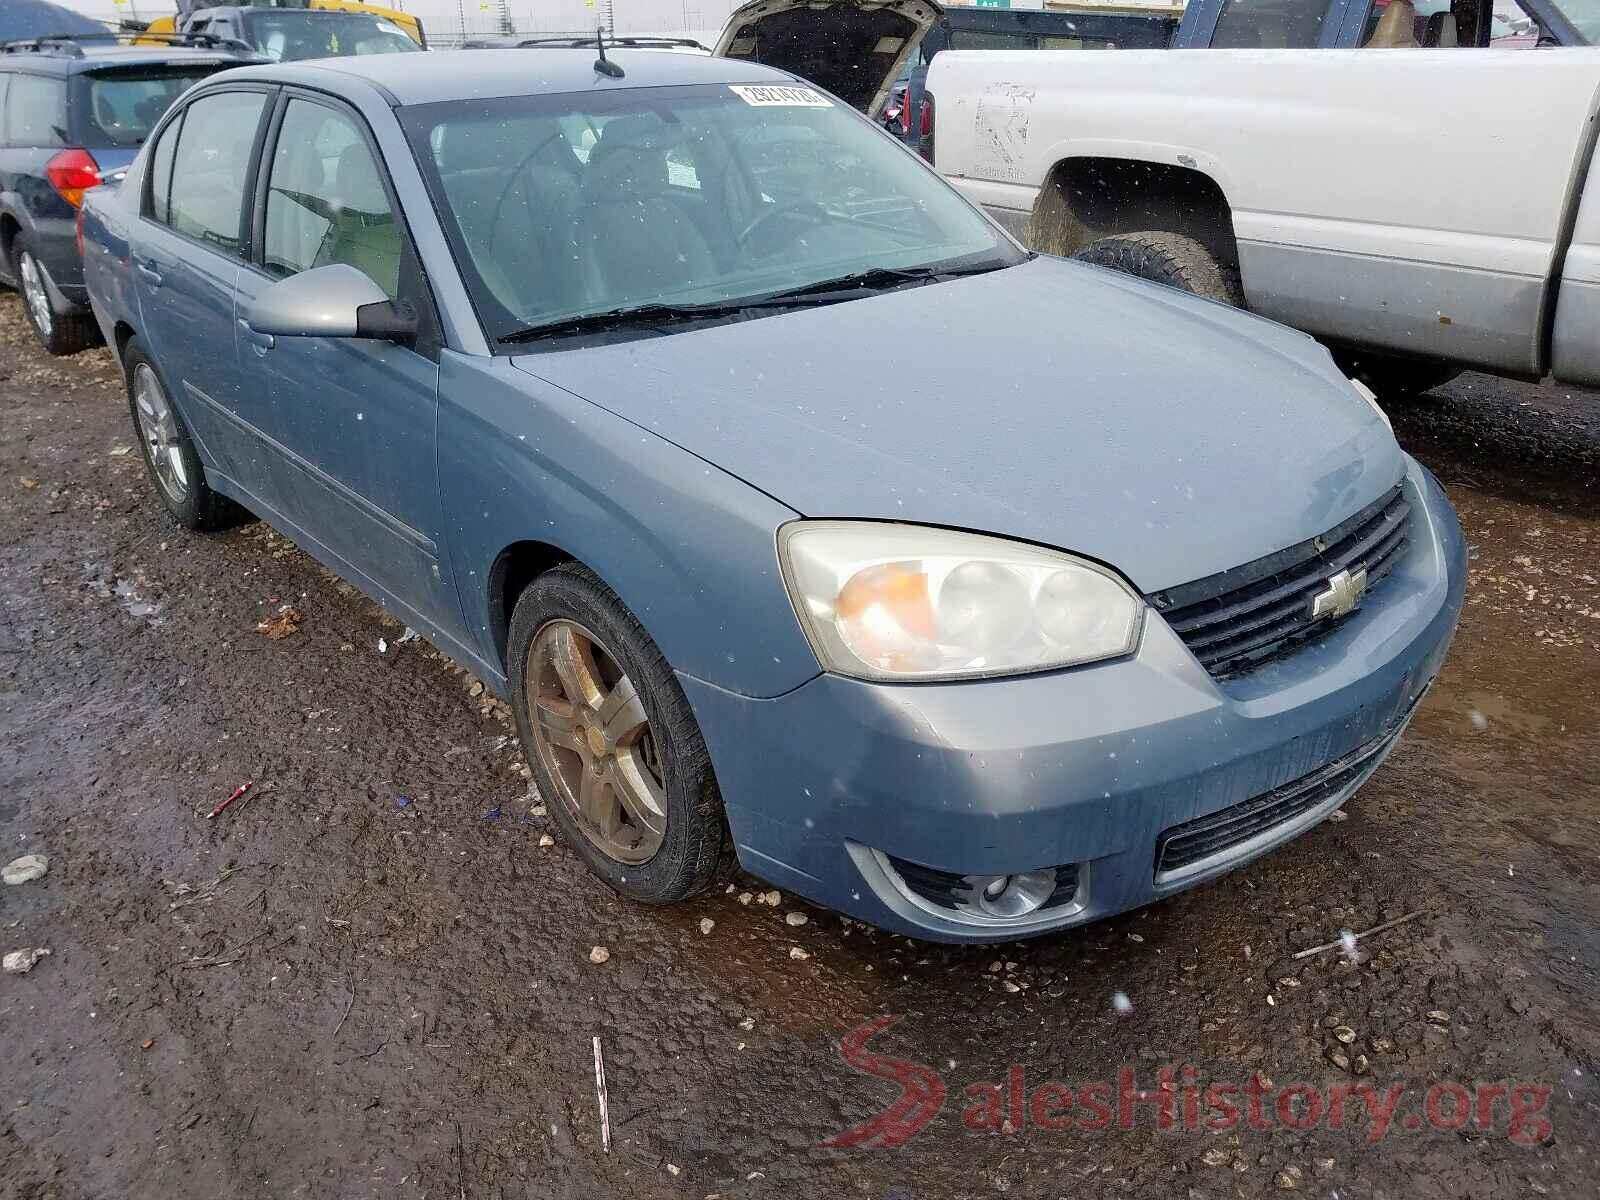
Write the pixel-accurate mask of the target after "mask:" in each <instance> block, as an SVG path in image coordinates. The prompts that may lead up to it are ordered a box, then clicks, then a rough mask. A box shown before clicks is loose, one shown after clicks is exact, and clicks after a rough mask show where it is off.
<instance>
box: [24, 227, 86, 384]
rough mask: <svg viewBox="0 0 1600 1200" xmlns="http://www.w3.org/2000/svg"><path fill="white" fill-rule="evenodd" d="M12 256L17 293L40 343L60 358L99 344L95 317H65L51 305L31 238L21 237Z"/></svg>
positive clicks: (43, 275) (77, 314)
mask: <svg viewBox="0 0 1600 1200" xmlns="http://www.w3.org/2000/svg"><path fill="white" fill-rule="evenodd" d="M11 253H12V254H13V255H15V256H16V260H17V290H18V291H20V292H21V293H22V311H23V312H24V313H25V314H27V317H28V325H29V327H30V328H32V330H33V336H34V337H36V338H38V339H39V344H40V345H41V346H43V347H44V348H45V349H46V350H47V351H49V352H50V353H51V354H55V355H58V356H59V355H66V354H76V353H77V352H78V351H80V350H87V349H88V348H89V347H90V346H94V345H98V344H99V342H100V329H99V327H98V326H97V325H95V323H94V317H93V316H91V315H89V314H88V313H67V314H65V315H63V314H61V313H58V312H56V310H55V308H54V306H52V305H51V303H50V289H49V286H48V285H47V284H46V282H45V269H44V264H43V263H41V262H40V261H39V259H38V257H37V256H36V255H35V254H34V253H33V250H32V248H31V247H30V246H29V245H28V239H27V238H26V237H24V236H23V235H21V234H18V235H17V239H16V241H15V242H13V243H12V246H11Z"/></svg>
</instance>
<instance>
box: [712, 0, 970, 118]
mask: <svg viewBox="0 0 1600 1200" xmlns="http://www.w3.org/2000/svg"><path fill="white" fill-rule="evenodd" d="M943 15H944V10H943V9H942V8H940V7H939V6H938V5H937V4H935V3H933V2H932V0H752V2H751V3H749V4H746V5H744V6H743V7H741V8H737V9H735V10H734V12H733V15H732V16H730V17H729V18H728V23H727V25H726V26H724V27H723V30H722V36H721V37H720V38H718V39H717V48H716V53H717V54H720V55H722V56H723V57H724V58H741V59H744V60H746V61H747V62H758V63H763V64H765V65H766V66H769V67H776V68H778V70H780V71H789V72H792V73H793V74H795V75H798V76H800V77H801V78H802V79H809V80H810V81H811V82H812V83H814V84H816V85H817V86H818V87H821V88H826V89H827V90H828V91H830V92H832V93H833V94H834V95H835V96H838V97H839V98H840V99H841V100H844V101H845V102H846V103H848V104H849V105H851V106H852V107H854V108H857V109H859V110H860V111H861V112H864V113H866V114H867V115H868V116H871V115H872V114H873V113H875V112H877V111H878V110H879V109H880V108H882V107H883V104H884V101H886V100H887V99H888V98H889V88H890V85H891V84H893V83H894V81H895V79H896V78H897V77H898V76H899V74H900V69H901V68H902V67H903V66H904V65H905V62H906V60H907V59H908V58H910V57H911V54H912V52H913V51H915V50H916V48H917V43H918V42H920V41H921V40H922V35H923V34H924V33H926V32H927V31H928V30H929V29H931V28H932V27H933V26H934V24H935V23H936V22H937V21H938V20H939V18H940V17H941V16H943Z"/></svg>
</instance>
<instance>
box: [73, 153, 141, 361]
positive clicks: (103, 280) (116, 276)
mask: <svg viewBox="0 0 1600 1200" xmlns="http://www.w3.org/2000/svg"><path fill="white" fill-rule="evenodd" d="M142 162H143V160H142V159H140V160H138V161H137V162H136V163H135V164H134V166H133V167H131V168H130V169H129V171H128V174H127V175H126V176H125V177H124V179H123V181H122V183H121V184H119V185H118V186H116V187H100V188H96V189H94V190H93V191H92V192H90V193H89V194H88V195H87V196H85V197H84V201H83V279H84V283H85V284H86V285H87V287H88V290H89V306H90V308H91V309H92V310H93V312H94V316H95V321H96V322H97V323H98V324H99V326H100V332H101V333H102V334H103V335H104V336H105V339H106V345H108V346H110V347H111V348H112V349H113V350H114V351H115V350H117V349H118V346H117V338H116V327H117V325H118V323H119V322H122V323H126V324H127V325H128V326H129V327H130V328H132V329H134V330H135V331H137V330H138V329H140V328H141V327H142V324H141V321H140V319H139V297H138V293H137V291H136V290H135V289H134V284H133V259H132V239H133V237H134V235H135V233H136V232H137V230H136V224H137V221H138V196H139V189H140V187H141V186H142V178H143V172H142V170H141V164H142Z"/></svg>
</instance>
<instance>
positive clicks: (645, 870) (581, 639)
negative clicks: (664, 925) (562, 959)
mask: <svg viewBox="0 0 1600 1200" xmlns="http://www.w3.org/2000/svg"><path fill="white" fill-rule="evenodd" d="M507 641H508V654H507V668H508V670H507V675H508V677H509V679H510V689H509V690H510V692H511V706H512V709H513V710H514V711H515V712H516V716H517V732H518V734H519V735H520V736H521V739H522V746H523V750H524V752H525V753H526V754H527V758H528V765H529V767H530V768H531V769H532V771H533V778H534V782H535V783H537V784H538V786H539V793H540V795H542V796H543V797H544V798H545V801H546V803H547V804H548V806H549V809H550V812H551V815H552V816H554V817H555V819H556V823H557V824H558V825H559V826H560V828H561V832H562V834H563V835H564V837H565V840H566V841H567V842H569V843H570V844H571V845H572V846H573V847H574V848H575V849H576V850H577V851H578V853H579V854H581V855H582V856H583V859H584V862H585V863H586V864H587V865H588V867H589V869H590V870H591V871H592V872H594V874H596V875H597V876H599V877H600V878H601V879H602V880H604V881H605V882H606V883H607V884H609V885H610V886H611V887H612V888H613V889H615V890H616V891H618V892H621V893H622V894H623V895H625V896H628V897H630V898H632V899H634V900H640V901H643V902H644V903H647V904H668V903H671V902H673V901H676V900H682V899H684V898H686V897H688V896H692V895H694V894H695V893H696V892H698V891H701V890H703V889H704V888H705V887H707V886H708V885H709V884H710V883H711V882H712V880H713V879H714V877H715V875H716V872H717V866H718V863H719V861H720V859H721V855H722V844H723V831H724V822H723V815H722V796H721V793H720V792H718V790H717V780H716V776H715V775H714V774H713V772H712V769H711V756H710V754H709V753H708V752H707V750H706V744H705V740H704V738H703V737H702V736H701V734H700V726H699V725H698V724H697V723H696V721H695V719H694V712H693V711H692V710H691V709H690V707H689V701H688V699H687V697H685V696H684V694H683V688H682V687H681V686H679V684H678V680H677V677H676V676H675V675H674V674H673V673H672V668H671V667H670V666H669V665H668V663H667V660H666V658H665V657H663V656H662V653H661V651H660V650H659V649H657V648H656V644H655V642H653V641H652V640H651V639H650V635H649V634H648V633H646V632H645V629H644V626H642V625H640V624H639V621H638V619H637V618H635V617H634V615H633V614H632V613H631V612H629V611H628V608H627V606H626V605H624V604H623V603H622V601H621V600H620V599H619V598H618V597H617V595H616V593H615V592H613V591H612V590H611V589H610V588H608V587H607V586H606V585H605V584H604V583H603V582H601V580H600V579H599V578H598V577H597V576H596V575H595V574H594V573H593V572H592V571H590V570H589V569H588V568H587V567H584V566H582V565H580V564H578V563H566V564H564V565H562V566H559V567H556V568H555V569H553V570H551V571H547V572H546V573H545V574H543V575H541V576H539V577H538V578H537V579H535V580H534V581H533V582H532V583H531V584H529V585H528V587H527V589H526V590H524V591H523V593H522V596H521V598H520V599H518V601H517V605H516V608H515V610H514V611H513V612H512V615H511V628H510V631H509V637H508V639H507Z"/></svg>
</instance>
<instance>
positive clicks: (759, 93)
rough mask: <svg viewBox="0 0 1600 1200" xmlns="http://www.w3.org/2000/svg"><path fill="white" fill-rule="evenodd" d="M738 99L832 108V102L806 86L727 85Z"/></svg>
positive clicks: (781, 104) (753, 102) (786, 106)
mask: <svg viewBox="0 0 1600 1200" xmlns="http://www.w3.org/2000/svg"><path fill="white" fill-rule="evenodd" d="M728 88H729V90H731V91H732V92H734V93H735V94H736V95H737V96H738V97H739V99H741V100H743V101H744V102H745V103H746V104H754V105H756V106H757V107H763V106H768V107H770V106H778V107H784V108H832V107H833V102H832V101H831V100H829V99H828V98H827V97H826V96H824V95H823V94H822V93H821V92H815V91H812V90H811V89H810V88H808V87H761V86H757V85H754V84H733V83H730V84H729V85H728Z"/></svg>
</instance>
